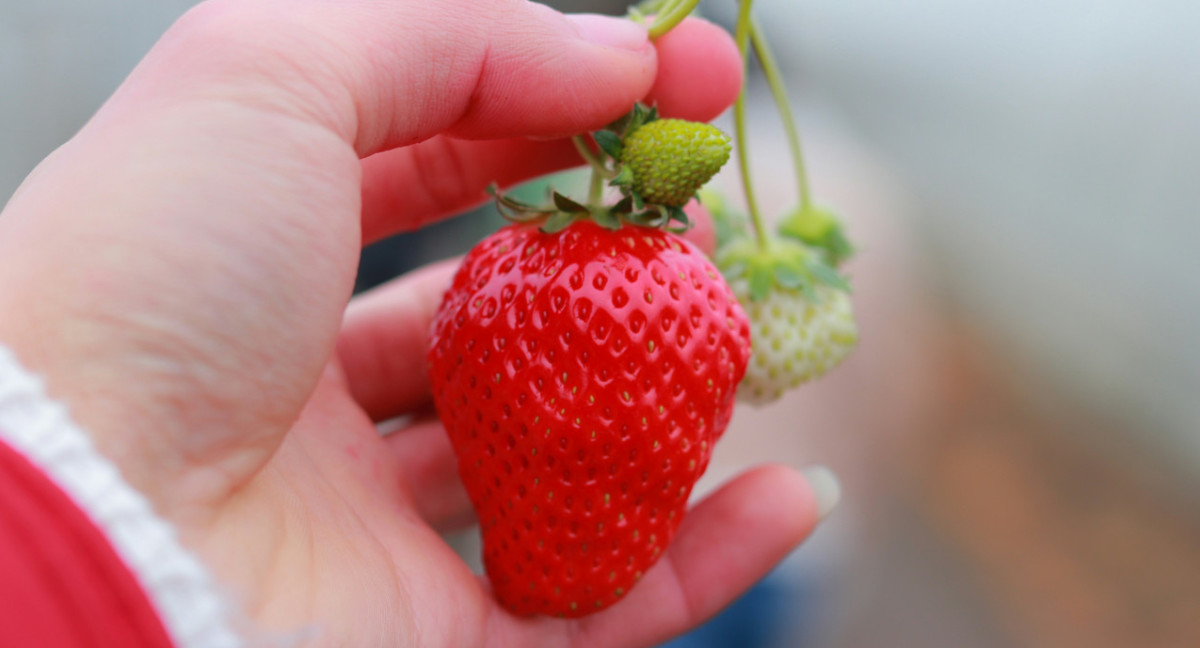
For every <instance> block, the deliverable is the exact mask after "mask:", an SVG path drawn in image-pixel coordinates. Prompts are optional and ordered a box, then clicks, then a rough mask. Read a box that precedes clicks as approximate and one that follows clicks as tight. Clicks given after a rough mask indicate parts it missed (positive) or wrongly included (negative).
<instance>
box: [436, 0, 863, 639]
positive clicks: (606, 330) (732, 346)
mask: <svg viewBox="0 0 1200 648" xmlns="http://www.w3.org/2000/svg"><path fill="white" fill-rule="evenodd" d="M695 4H696V3H695V0H653V1H652V2H650V3H649V4H648V5H646V6H644V7H643V8H642V9H643V13H647V14H648V13H656V14H657V15H659V16H660V17H661V18H660V19H658V20H656V21H655V22H654V24H653V25H652V26H651V29H650V31H651V34H652V36H657V35H661V34H662V33H665V32H666V31H667V30H669V29H670V28H671V26H673V24H675V23H677V22H678V21H679V20H681V19H682V18H683V17H684V16H686V15H687V14H688V13H689V12H690V11H691V9H692V8H694V6H695ZM749 4H750V2H749V0H742V5H741V6H742V12H741V14H740V16H739V22H738V30H737V33H736V34H735V37H736V39H737V40H738V44H739V47H740V48H741V49H742V52H743V56H745V54H746V51H747V49H748V47H749V46H750V44H751V43H753V45H754V47H755V48H756V50H758V53H759V60H760V62H761V63H762V64H763V67H764V71H765V72H766V73H767V77H768V79H769V80H771V82H772V89H773V90H775V91H776V98H777V100H779V105H780V108H781V115H783V117H784V122H785V127H786V128H787V129H788V132H789V139H790V141H791V142H792V143H793V152H794V154H795V160H796V168H797V173H798V185H799V188H800V195H801V201H800V205H799V206H798V207H797V208H796V209H795V210H794V212H793V213H791V214H789V215H787V216H786V217H785V218H784V219H782V222H781V224H780V228H779V230H778V231H776V232H772V231H770V230H768V229H766V228H765V227H764V225H763V222H762V219H761V217H760V216H759V214H758V212H757V208H756V206H755V202H754V199H753V192H752V190H751V186H750V176H749V172H748V163H747V159H748V158H747V152H746V146H745V114H744V110H745V106H744V93H743V98H741V99H739V100H738V103H737V104H735V107H734V121H735V126H736V128H735V130H736V135H737V137H736V140H737V142H736V143H737V146H736V150H737V154H738V160H739V167H740V169H741V172H742V179H743V185H744V187H745V189H746V203H747V213H746V214H745V215H741V214H738V213H735V212H734V211H733V210H731V209H728V208H726V207H725V206H724V203H723V201H721V200H719V199H714V198H712V197H706V199H705V202H706V203H707V206H708V207H709V209H710V210H711V211H712V215H713V218H714V221H715V225H716V229H717V232H718V243H719V247H718V249H717V252H716V254H715V255H714V256H713V258H712V259H710V258H708V257H707V256H706V255H705V254H704V253H703V252H702V251H701V250H700V249H699V248H697V247H695V246H694V245H692V244H691V243H689V242H687V241H686V240H684V239H682V238H680V237H679V236H677V234H679V233H681V232H682V231H684V230H686V229H687V228H688V227H689V226H690V219H689V216H688V214H687V213H686V212H685V211H684V206H685V205H686V204H687V203H688V202H689V201H690V200H691V199H692V198H693V197H695V196H696V195H697V192H699V191H700V190H701V187H702V186H703V185H704V184H705V183H707V182H708V181H709V180H710V179H711V178H712V177H713V175H715V174H716V173H717V172H718V171H719V170H720V168H721V167H722V166H723V165H724V164H725V163H726V162H727V161H728V159H729V157H730V154H731V152H732V151H733V150H734V148H735V147H734V146H733V143H732V142H731V140H730V138H729V137H728V136H726V135H725V134H724V133H722V132H721V131H720V130H718V129H716V128H715V127H713V126H711V125H708V124H701V123H694V122H687V121H682V120H677V119H660V118H659V116H658V115H657V113H656V111H655V110H654V109H653V108H650V107H646V106H642V105H637V106H634V107H633V109H632V110H631V111H630V112H629V113H628V114H627V115H626V116H625V117H623V118H622V119H621V120H619V121H618V122H616V123H614V124H611V125H610V126H609V127H607V128H605V129H603V130H600V131H597V132H595V133H592V134H591V137H590V139H588V138H584V137H577V138H575V142H576V146H577V148H578V150H579V152H580V155H581V156H582V157H583V158H584V160H585V161H586V162H587V163H588V164H589V165H590V166H591V167H592V171H593V175H592V183H591V187H590V191H589V195H588V197H587V199H586V200H576V199H574V198H571V197H568V196H566V195H564V194H562V193H559V192H556V191H555V192H552V193H551V194H550V195H549V197H548V199H547V202H546V204H543V205H532V204H527V203H523V202H520V201H517V200H514V199H512V198H511V197H508V196H505V195H503V194H499V193H498V192H496V194H495V195H496V199H497V204H498V206H499V208H500V210H501V212H502V213H503V214H505V216H507V217H508V218H509V219H510V220H512V221H513V223H512V224H511V225H508V226H506V227H504V228H502V229H501V230H500V231H498V232H496V233H495V234H493V235H491V236H489V237H488V238H486V239H485V240H484V241H483V242H481V243H480V244H479V245H477V246H476V247H475V248H474V249H472V250H471V252H470V253H469V254H468V255H467V256H466V257H465V259H464V260H463V262H462V265H461V267H460V268H459V270H458V273H457V275H456V276H455V279H454V281H453V284H452V285H451V287H450V288H449V290H448V291H447V292H446V295H445V297H444V300H443V303H442V305H441V308H440V309H439V311H438V313H437V316H436V319H435V322H434V326H433V331H432V334H431V338H430V344H429V352H428V366H429V376H430V382H431V385H432V388H433V394H434V401H435V405H436V407H437V410H438V413H439V415H440V417H441V420H442V422H443V423H444V425H445V427H446V430H447V433H448V434H449V436H450V440H451V442H452V445H453V447H454V449H455V452H456V454H457V457H458V462H459V473H460V476H461V478H462V480H463V483H464V485H465V486H466V489H467V492H468V494H469V495H470V497H471V501H472V504H473V506H474V508H475V511H476V514H477V516H478V519H479V523H480V528H481V533H482V535H483V545H484V549H483V558H484V565H485V567H486V570H487V574H488V577H489V579H490V581H491V583H492V586H493V589H494V591H495V595H496V597H497V598H498V599H499V600H500V601H501V602H502V603H503V604H504V605H505V606H507V607H508V608H509V609H510V610H512V611H513V612H515V613H518V614H545V615H558V616H582V615H585V614H589V613H592V612H595V611H597V610H600V609H603V608H605V607H607V606H609V605H612V604H614V603H616V602H617V601H619V600H620V599H621V598H622V597H623V596H624V595H625V594H626V593H627V592H628V591H629V590H630V588H632V587H634V586H635V585H636V583H637V581H638V580H639V579H640V578H641V577H642V575H643V574H644V573H645V572H646V570H648V569H649V568H650V567H651V566H652V565H654V563H655V562H656V561H657V560H658V558H659V557H661V555H662V553H663V551H664V550H665V548H666V546H667V544H668V543H669V542H670V541H671V538H672V536H673V535H674V533H675V530H676V529H677V528H678V526H679V524H680V521H681V520H682V519H683V516H684V514H685V511H686V505H687V500H688V496H689V494H690V493H691V490H692V487H693V486H694V484H695V483H696V481H697V480H698V479H699V477H700V476H701V474H702V473H703V472H704V470H705V468H706V466H707V465H708V462H709V458H710V457H711V455H712V451H713V446H714V444H715V443H716V441H717V440H718V439H719V438H720V437H721V435H722V434H723V433H724V431H725V428H726V426H727V425H728V424H729V421H730V419H731V417H732V415H733V408H734V403H735V401H736V400H742V401H745V402H750V403H755V404H765V403H768V402H771V401H773V400H775V399H777V398H779V397H780V396H781V395H782V394H783V393H784V392H785V391H786V390H788V389H791V388H792V387H795V386H797V385H799V384H801V383H803V382H806V381H808V380H811V379H813V378H816V377H817V376H819V375H821V374H823V373H825V372H827V371H828V370H830V369H831V368H832V367H833V366H835V365H836V364H838V363H839V362H840V361H841V360H842V359H843V358H844V357H845V356H846V355H847V354H848V352H849V351H850V349H852V348H853V346H854V344H855V342H856V340H857V329H856V328H855V325H854V319H853V315H852V312H851V304H850V299H849V296H848V294H849V285H848V282H847V281H846V279H845V278H844V277H843V276H842V275H841V274H840V272H839V270H838V267H839V266H840V264H842V263H843V262H844V261H845V260H846V259H847V258H848V257H849V256H850V254H851V253H852V251H853V248H852V246H851V245H850V243H849V242H848V241H847V239H846V237H845V234H844V231H843V228H842V226H841V224H840V222H839V221H838V219H837V218H836V217H834V216H833V215H832V213H831V212H829V211H827V210H824V209H821V208H817V207H815V206H813V205H812V204H811V203H810V202H809V198H808V192H807V185H806V181H805V179H804V171H803V164H802V159H801V158H800V149H799V140H798V137H797V136H796V134H795V127H794V124H793V123H792V121H791V116H790V109H788V108H787V105H786V95H785V94H784V93H783V91H782V85H781V84H780V83H779V75H778V70H777V69H776V68H775V67H774V61H773V59H771V57H770V52H769V48H768V47H767V46H766V43H765V41H764V40H763V38H762V34H761V29H759V28H758V26H757V25H756V24H755V23H754V21H753V20H752V19H751V17H750V14H749ZM640 15H641V14H640V13H637V12H635V18H636V17H640Z"/></svg>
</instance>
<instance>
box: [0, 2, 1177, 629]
mask: <svg viewBox="0 0 1200 648" xmlns="http://www.w3.org/2000/svg"><path fill="white" fill-rule="evenodd" d="M191 4H193V2H191V1H188V0H39V1H38V2H21V1H19V0H0V200H6V199H7V197H8V196H9V195H10V194H11V193H12V192H13V191H14V190H15V189H16V187H17V185H18V183H19V182H20V181H21V179H22V178H23V177H24V176H25V175H26V174H28V173H29V171H30V170H31V169H32V168H33V167H34V165H35V164H36V163H37V162H38V161H39V160H40V159H41V158H42V157H44V156H45V155H46V154H47V153H49V152H50V151H51V150H52V149H53V148H54V147H56V146H57V145H59V144H60V143H62V142H63V141H64V140H66V139H67V138H69V137H70V136H71V135H72V133H73V132H75V131H76V130H77V129H78V128H79V127H80V126H81V125H82V124H83V123H84V121H86V119H87V118H88V116H89V115H90V114H91V113H92V112H93V111H94V110H95V109H96V108H97V106H98V105H99V104H100V103H101V102H102V101H103V100H104V99H105V98H106V97H107V96H108V94H109V93H111V91H112V90H113V89H114V88H115V87H116V85H117V84H118V83H119V82H120V81H121V79H122V78H123V77H124V75H125V74H126V73H127V72H128V71H129V69H130V68H131V67H132V66H133V65H134V64H135V63H136V61H137V60H138V59H139V58H140V57H141V56H142V55H143V54H144V53H145V51H146V50H147V49H149V47H150V45H151V44H152V43H153V42H154V40H155V39H156V37H157V36H158V35H159V34H160V33H161V32H162V31H163V30H164V29H166V27H167V26H168V25H169V24H170V23H171V22H172V21H173V20H174V19H175V18H176V17H178V16H179V15H180V14H181V13H182V12H183V11H185V10H186V9H187V8H188V7H189V6H190V5H191ZM549 4H553V5H555V6H557V7H559V8H562V9H565V10H572V11H584V10H586V11H599V12H606V13H621V12H623V10H624V4H623V3H622V2H618V1H612V2H610V1H607V0H573V1H568V0H559V1H557V2H550V3H549ZM756 6H757V7H758V9H759V12H760V14H761V15H762V16H763V18H764V21H763V22H764V23H765V25H766V26H767V30H768V34H769V36H770V37H771V39H772V41H773V42H774V44H775V45H776V47H777V48H778V50H779V51H778V54H779V57H780V59H781V63H782V64H783V65H784V66H785V68H786V72H787V75H788V83H789V87H790V89H791V92H792V95H793V100H794V102H795V105H796V107H797V114H798V118H799V121H800V126H801V130H802V132H803V134H804V137H805V144H806V150H807V154H808V158H809V160H808V163H809V168H810V173H811V175H812V182H813V187H814V192H815V194H816V196H817V198H818V200H819V201H820V202H823V203H825V204H828V205H830V206H833V207H835V208H836V209H837V210H838V211H839V212H840V213H841V214H842V215H843V217H844V218H845V219H846V221H847V222H848V227H849V230H850V233H851V235H852V236H854V237H855V238H856V239H857V240H858V242H859V243H860V248H861V253H860V255H859V257H858V258H857V259H856V260H855V261H854V262H852V264H851V266H850V272H851V273H852V275H853V277H854V280H855V282H856V297H855V302H856V308H857V309H858V313H859V315H860V318H861V328H862V344H861V348H860V350H859V351H858V352H857V354H856V355H855V356H854V357H853V358H852V359H851V360H850V361H849V362H848V363H847V364H846V365H844V366H843V367H842V368H840V369H839V370H837V371H836V372H835V373H834V374H833V375H831V376H829V377H828V378H826V379H824V380H821V381H820V382H818V383H816V384H814V385H812V386H809V387H806V388H805V389H802V390H799V391H798V392H796V393H795V394H794V395H792V396H789V397H787V398H785V399H784V400H783V401H782V402H780V403H778V404H776V405H773V406H770V407H767V408H763V409H758V410H753V409H750V408H748V407H743V408H741V409H739V411H738V414H737V415H736V417H735V419H734V422H733V424H732V427H731V429H730V431H729V432H728V433H727V434H726V436H725V438H724V440H723V442H722V444H721V445H720V446H718V448H717V456H716V457H715V459H714V463H713V466H712V468H711V469H710V472H709V474H708V475H706V477H705V479H704V481H703V482H702V486H701V488H700V490H701V491H705V490H708V489H711V488H712V487H713V486H715V485H716V484H718V483H719V482H721V481H723V480H724V479H726V478H728V477H729V476H730V475H732V474H734V473H735V472H737V471H738V470H740V469H742V468H744V467H745V466H747V465H752V464H755V463H760V462H763V461H767V460H774V461H785V462H787V463H791V464H793V465H795V466H797V467H799V466H804V465H808V464H814V463H821V464H826V465H829V466H831V467H832V468H833V469H834V470H835V471H836V472H837V473H838V474H839V475H840V477H841V479H842V482H843V487H844V493H843V500H842V504H841V506H840V508H839V509H837V510H836V511H835V513H834V514H833V515H832V516H831V517H830V518H829V519H828V520H827V521H826V522H825V523H824V524H823V525H822V526H821V528H820V529H819V530H818V532H817V533H816V535H815V536H814V537H813V538H812V539H811V541H810V542H808V543H807V544H806V545H805V546H804V547H802V548H801V549H800V550H798V551H797V552H795V554H794V555H793V556H791V557H790V558H789V559H788V560H787V561H786V562H785V563H784V564H783V565H782V566H781V567H780V568H779V569H778V570H776V572H774V573H772V574H771V575H770V576H769V577H768V578H767V579H766V580H764V581H763V583H762V584H760V585H759V586H758V587H756V588H755V589H754V590H753V591H752V592H751V593H750V594H748V595H747V596H746V597H745V598H743V599H742V600H741V601H739V602H738V603H736V604H735V605H734V606H733V607H731V608H730V609H729V610H728V611H727V612H726V613H724V614H722V615H721V616H720V617H718V618H717V619H715V620H714V621H713V622H711V623H710V624H708V625H706V626H705V627H703V628H701V629H700V630H698V631H696V632H694V633H692V634H691V635H689V636H686V637H683V638H680V639H678V640H676V641H674V642H672V643H671V644H669V645H670V646H671V647H672V648H691V647H715V646H721V647H725V646H729V647H735V646H736V647H748V648H758V647H763V648H766V647H772V648H773V647H781V648H782V647H801V648H815V647H820V648H851V647H854V648H874V647H876V646H879V647H883V646H886V647H889V648H908V647H912V648H918V647H920V648H941V647H956V648H957V647H965V648H974V647H979V648H1002V647H1009V646H1022V647H1023V646H1032V647H1047V648H1058V647H1076V646H1087V647H1092V648H1107V647H1113V648H1132V647H1138V648H1142V647H1145V648H1159V647H1161V648H1167V647H1171V648H1174V647H1181V648H1183V647H1195V646H1200V343H1198V342H1197V340H1196V337H1197V334H1200V326H1198V325H1200V255H1198V254H1197V253H1196V252H1195V248H1196V247H1197V246H1198V245H1200V153H1198V151H1200V38H1198V37H1197V35H1198V34H1200V3H1196V2H1194V0H1136V1H1135V0H1086V1H1085V0H1040V1H1038V0H1005V1H1003V2H1001V1H1000V0H977V1H975V2H953V1H951V0H907V1H906V2H894V1H892V0H760V1H759V2H758V3H757V4H756ZM734 7H735V5H734V2H733V0H708V1H707V2H705V3H704V5H703V9H704V11H705V13H706V15H708V16H709V17H710V18H711V19H713V20H716V21H718V22H723V23H725V24H727V25H728V24H729V23H730V21H731V20H732V17H733V12H734ZM764 91H765V88H764V87H763V83H762V81H761V79H758V78H751V94H752V95H753V96H752V98H751V102H752V104H753V105H754V106H756V108H755V110H754V112H753V113H752V121H751V131H752V134H751V145H752V147H753V148H752V150H753V155H754V165H755V171H756V173H757V174H759V175H760V176H761V177H762V181H761V188H760V191H761V192H762V193H763V194H764V195H763V202H764V203H766V206H767V207H768V210H770V211H771V212H773V213H778V212H781V211H783V210H784V209H786V208H787V207H788V206H789V205H790V204H791V203H792V202H793V201H794V200H795V196H794V194H793V193H792V189H791V188H790V187H789V186H788V181H789V178H790V177H791V171H790V168H789V166H788V159H787V152H786V150H785V149H784V146H785V145H784V142H783V140H782V137H781V130H780V127H779V124H778V122H777V121H776V118H775V116H774V115H773V113H772V112H771V109H770V102H769V100H768V97H767V96H766V94H765V92H764ZM725 123H728V122H725ZM718 183H719V184H721V185H723V186H724V187H725V188H726V189H727V192H728V194H729V195H730V196H731V197H732V198H733V199H734V200H735V201H736V200H737V198H738V197H739V196H740V192H739V190H738V188H737V184H736V181H735V179H734V178H733V177H732V176H729V175H724V176H722V177H720V178H719V179H718ZM497 222H498V221H497V220H496V217H495V215H494V214H493V213H491V212H490V210H488V209H481V210H479V211H477V212H474V213H472V214H468V215H464V216H463V217H460V218H457V219H454V220H451V221H447V222H445V223H443V224H440V225H438V226H435V227H433V228H429V229H427V230H424V231H422V232H418V233H415V234H411V235H406V236H402V237H397V238H395V239H392V240H389V241H385V242H383V243H381V244H378V245H376V246H374V247H372V248H371V249H369V250H368V251H367V252H366V254H365V255H364V260H363V266H362V272H361V275H360V286H361V287H363V288H365V287H367V286H370V285H374V284H376V283H378V282H380V281H383V280H385V279H386V278H388V277H391V276H394V275H396V274H398V273H400V272H403V271H404V270H407V269H409V268H411V267H414V266H415V265H419V264H421V263H424V262H426V261H429V260H432V259H435V258H440V257H444V256H448V255H450V254H453V253H456V252H458V251H461V250H463V249H465V248H466V247H468V246H469V245H470V244H471V243H472V242H473V241H475V240H477V239H478V238H480V237H482V236H483V235H485V234H486V233H487V232H488V231H490V230H491V229H493V228H494V227H495V226H496V225H497ZM787 514H788V512H787V511H780V515H787ZM452 540H453V541H454V542H456V543H458V544H459V545H460V546H462V547H463V548H464V549H463V550H464V553H465V555H467V556H470V555H471V554H472V549H471V547H470V544H471V536H470V534H466V535H464V536H462V537H459V538H454V539H452Z"/></svg>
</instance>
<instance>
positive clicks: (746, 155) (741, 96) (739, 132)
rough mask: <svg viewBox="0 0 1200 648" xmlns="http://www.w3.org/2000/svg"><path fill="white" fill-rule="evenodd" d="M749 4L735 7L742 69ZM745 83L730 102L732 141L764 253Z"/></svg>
mask: <svg viewBox="0 0 1200 648" xmlns="http://www.w3.org/2000/svg"><path fill="white" fill-rule="evenodd" d="M750 3H751V0H741V3H740V6H739V8H738V20H737V27H736V28H735V29H734V32H733V38H734V40H735V41H736V42H737V46H738V52H740V53H741V55H742V66H743V68H745V67H747V62H748V60H749V53H748V52H747V50H748V49H749V45H750ZM746 85H747V83H746V82H743V83H742V91H741V92H740V93H738V97H737V101H735V102H734V103H733V138H734V142H735V145H736V148H737V156H738V172H739V173H740V174H741V176H742V191H743V192H745V194H746V211H747V212H749V215H750V223H751V225H752V226H753V227H754V237H755V239H756V240H757V241H758V247H759V249H762V250H766V249H767V245H768V243H769V240H768V238H767V228H766V227H764V226H763V221H762V215H761V214H760V213H759V211H758V201H757V200H756V199H755V197H754V186H753V183H752V181H751V178H750V152H749V151H748V150H747V148H748V147H747V138H746Z"/></svg>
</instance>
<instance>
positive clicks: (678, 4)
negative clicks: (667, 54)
mask: <svg viewBox="0 0 1200 648" xmlns="http://www.w3.org/2000/svg"><path fill="white" fill-rule="evenodd" d="M698 4H700V0H676V1H675V2H671V3H669V4H668V5H667V7H666V8H665V9H663V11H662V13H661V14H659V16H658V18H655V20H654V24H653V25H651V27H650V30H649V32H650V40H658V39H659V38H662V37H663V36H665V35H666V33H667V32H669V31H671V30H672V29H674V28H675V25H678V24H679V23H681V22H683V19H684V18H687V17H688V16H689V15H690V14H691V13H692V10H694V9H695V8H696V5H698Z"/></svg>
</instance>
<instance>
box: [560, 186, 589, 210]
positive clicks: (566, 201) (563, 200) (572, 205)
mask: <svg viewBox="0 0 1200 648" xmlns="http://www.w3.org/2000/svg"><path fill="white" fill-rule="evenodd" d="M553 198H554V206H555V207H558V208H559V209H560V210H561V211H565V212H570V213H572V214H586V213H587V212H588V208H587V207H585V206H583V205H581V204H579V203H577V202H575V201H574V200H571V199H570V198H568V197H566V196H564V195H562V194H560V193H558V192H557V191H555V192H554V194H553Z"/></svg>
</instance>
